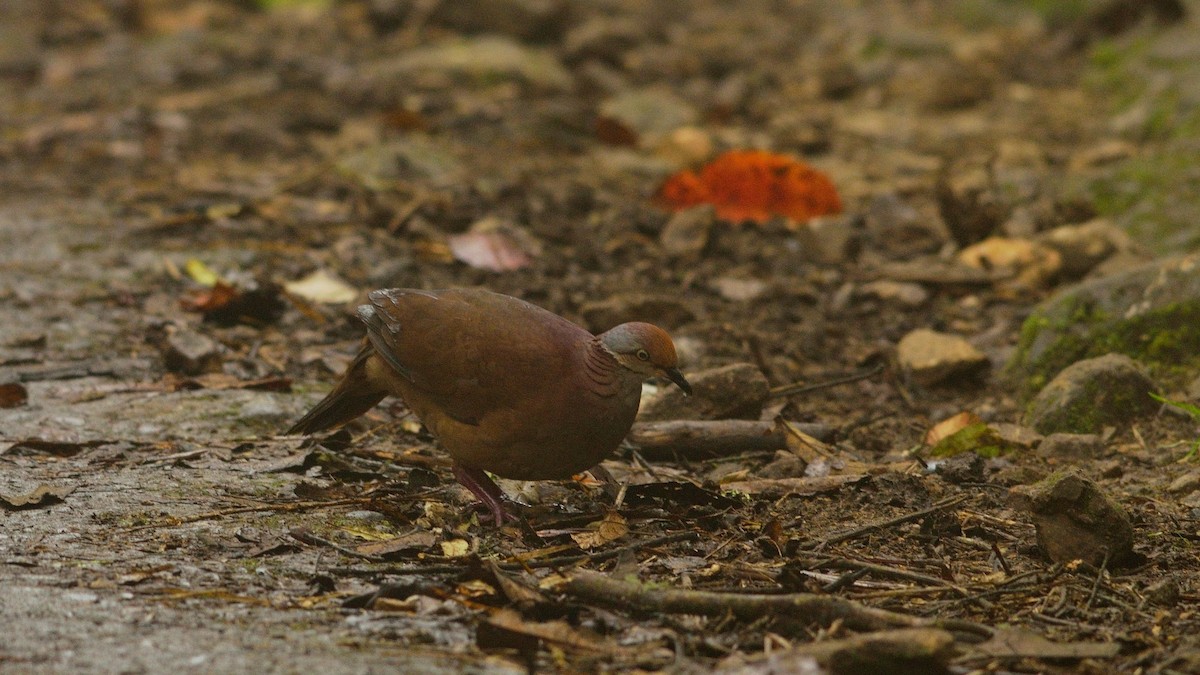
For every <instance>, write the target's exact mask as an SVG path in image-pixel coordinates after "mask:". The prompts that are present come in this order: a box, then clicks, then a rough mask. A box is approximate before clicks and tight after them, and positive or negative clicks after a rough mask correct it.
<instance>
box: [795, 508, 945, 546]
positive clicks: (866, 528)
mask: <svg viewBox="0 0 1200 675" xmlns="http://www.w3.org/2000/svg"><path fill="white" fill-rule="evenodd" d="M966 500H967V495H957V496H954V497H947V498H946V499H943V500H941V501H940V502H936V503H935V504H933V505H932V506H930V507H928V508H924V509H921V510H920V511H913V512H912V513H906V514H904V515H902V516H897V517H895V518H889V519H888V520H883V521H880V522H877V523H870V524H868V525H863V526H862V527H856V528H854V529H853V530H847V531H845V532H841V533H838V534H835V535H832V536H829V537H826V538H824V539H822V540H820V541H818V542H817V543H816V545H815V546H812V547H809V550H812V551H820V550H822V549H824V548H825V547H826V546H829V545H831V544H840V543H842V542H843V541H848V540H850V539H855V538H857V537H861V536H862V535H864V534H867V533H869V532H873V531H875V530H880V529H883V528H885V527H891V526H893V525H900V524H902V523H907V522H911V521H914V520H920V519H921V518H924V517H925V516H928V515H930V514H933V513H937V512H938V511H942V510H945V509H948V508H950V507H952V506H957V505H959V504H961V503H963V502H965V501H966Z"/></svg>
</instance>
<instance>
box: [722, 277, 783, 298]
mask: <svg viewBox="0 0 1200 675" xmlns="http://www.w3.org/2000/svg"><path fill="white" fill-rule="evenodd" d="M709 285H710V286H711V287H712V288H713V290H715V291H716V292H717V293H718V294H719V295H720V296H721V297H722V298H725V299H726V300H729V301H731V302H750V301H751V300H757V299H758V298H761V297H762V295H763V294H764V293H766V292H767V289H768V288H769V287H770V286H769V284H767V282H765V281H763V280H761V279H745V278H742V277H717V278H716V279H713V280H712V283H711V284H709Z"/></svg>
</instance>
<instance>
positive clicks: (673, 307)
mask: <svg viewBox="0 0 1200 675" xmlns="http://www.w3.org/2000/svg"><path fill="white" fill-rule="evenodd" d="M579 312H580V314H582V315H583V322H584V325H586V326H587V328H588V330H590V331H592V332H593V333H601V332H604V331H606V330H608V329H609V328H612V327H613V326H615V325H617V324H620V323H625V322H626V321H653V322H654V323H656V324H658V325H659V326H663V327H665V328H675V327H678V326H680V325H682V324H685V323H687V322H689V321H691V320H692V319H694V318H696V314H695V312H693V311H692V309H691V308H690V307H688V306H687V304H686V303H684V302H683V300H680V299H679V298H676V297H672V296H668V295H651V294H645V293H620V294H617V295H614V296H612V297H610V298H608V299H607V300H598V301H595V302H589V303H587V304H585V305H584V306H583V307H581V308H580V309H579Z"/></svg>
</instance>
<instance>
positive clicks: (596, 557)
mask: <svg viewBox="0 0 1200 675" xmlns="http://www.w3.org/2000/svg"><path fill="white" fill-rule="evenodd" d="M699 538H700V534H699V533H698V532H676V533H674V534H668V535H663V536H661V537H654V538H652V539H643V540H641V541H635V542H632V543H630V544H626V545H625V546H618V547H616V548H610V549H608V550H605V551H597V552H596V553H583V554H579V555H567V556H560V557H557V558H546V559H545V560H529V561H522V560H520V556H513V558H515V559H516V560H515V562H504V563H499V564H497V565H496V566H497V567H499V568H500V569H501V570H504V571H505V572H519V571H522V570H532V569H539V568H543V567H566V566H567V565H574V564H576V563H581V562H603V561H605V560H609V559H611V558H616V557H618V556H620V555H621V554H622V553H625V552H626V551H635V550H637V549H640V548H650V547H652V546H662V545H664V544H672V543H675V542H679V541H695V540H696V539H699ZM464 567H465V564H464V565H409V566H404V567H378V568H372V569H364V568H361V567H335V568H333V569H332V570H330V572H332V573H333V574H341V575H344V576H357V577H363V576H375V575H394V576H402V575H416V574H456V573H458V572H462V571H463V568H464Z"/></svg>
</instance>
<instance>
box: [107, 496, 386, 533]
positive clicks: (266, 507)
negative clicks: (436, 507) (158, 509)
mask: <svg viewBox="0 0 1200 675" xmlns="http://www.w3.org/2000/svg"><path fill="white" fill-rule="evenodd" d="M371 501H372V498H371V497H354V498H352V499H335V500H333V501H323V502H288V503H285V504H263V505H262V506H240V507H237V508H233V509H221V510H220V511H207V512H205V513H197V514H195V515H191V516H182V517H178V518H168V519H167V520H164V521H163V522H160V523H150V524H148V525H138V526H137V527H131V528H129V530H128V531H129V532H137V531H139V530H150V529H154V528H158V527H174V526H176V525H186V524H188V523H198V522H200V521H202V520H212V519H214V518H224V517H225V516H233V515H237V514H239V513H255V512H257V511H279V512H288V511H307V510H309V509H320V508H325V507H329V506H348V505H350V504H369V503H370V502H371Z"/></svg>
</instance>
